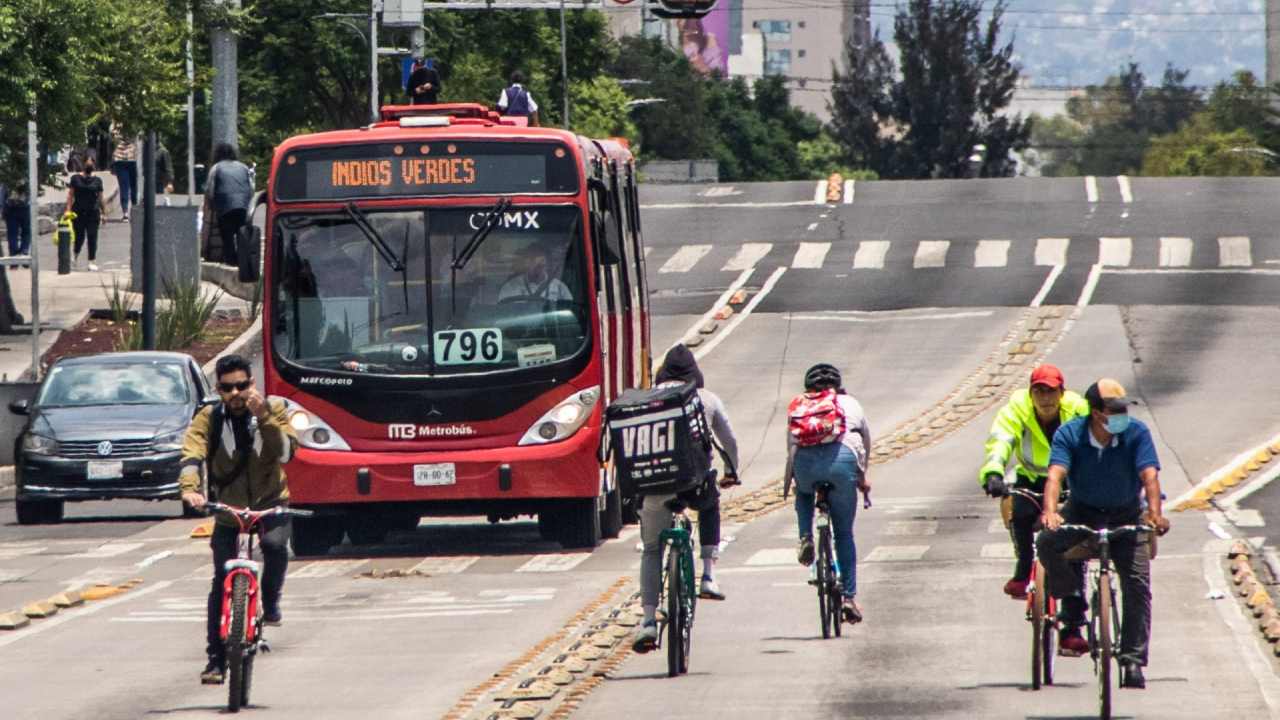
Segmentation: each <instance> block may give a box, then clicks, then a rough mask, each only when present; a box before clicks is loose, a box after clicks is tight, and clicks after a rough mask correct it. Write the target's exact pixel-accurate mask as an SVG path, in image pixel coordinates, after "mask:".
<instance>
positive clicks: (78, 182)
mask: <svg viewBox="0 0 1280 720" xmlns="http://www.w3.org/2000/svg"><path fill="white" fill-rule="evenodd" d="M96 169H97V168H96V166H95V164H94V162H93V158H86V159H85V161H84V170H83V171H82V172H80V173H79V174H76V175H72V176H71V189H70V190H68V191H67V212H71V213H75V219H73V220H72V221H71V226H72V227H73V228H75V233H76V244H75V251H74V259H73V261H72V262H73V263H74V266H75V267H79V265H80V250H81V249H82V248H84V244H85V241H86V240H87V241H88V242H89V269H90V270H93V271H97V269H98V265H97V264H96V263H95V262H94V260H97V258H98V226H100V225H102V223H104V222H106V219H107V202H106V200H105V199H104V198H103V193H102V178H99V177H94V174H93V173H94V170H96Z"/></svg>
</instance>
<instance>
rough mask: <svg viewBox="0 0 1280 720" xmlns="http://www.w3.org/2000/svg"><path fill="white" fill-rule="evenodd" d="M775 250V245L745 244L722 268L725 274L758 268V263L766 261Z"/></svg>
mask: <svg viewBox="0 0 1280 720" xmlns="http://www.w3.org/2000/svg"><path fill="white" fill-rule="evenodd" d="M772 249H773V243H743V244H742V246H741V247H739V248H738V252H737V254H736V255H734V256H733V257H732V258H729V262H727V263H725V264H724V267H722V268H720V270H721V271H724V272H742V271H743V270H750V269H751V268H754V267H755V266H756V263H758V262H760V261H761V260H763V259H764V257H765V256H766V255H768V254H769V251H770V250H772Z"/></svg>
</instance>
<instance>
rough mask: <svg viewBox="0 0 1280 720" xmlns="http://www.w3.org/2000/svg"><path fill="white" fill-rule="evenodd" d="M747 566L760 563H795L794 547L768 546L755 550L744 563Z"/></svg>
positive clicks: (759, 564)
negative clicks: (764, 548)
mask: <svg viewBox="0 0 1280 720" xmlns="http://www.w3.org/2000/svg"><path fill="white" fill-rule="evenodd" d="M745 564H746V565H748V566H761V565H795V564H796V549H795V548H768V549H766V550H757V551H756V552H755V553H754V554H753V555H752V556H751V557H749V558H747V562H746V563H745Z"/></svg>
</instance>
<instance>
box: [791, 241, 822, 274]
mask: <svg viewBox="0 0 1280 720" xmlns="http://www.w3.org/2000/svg"><path fill="white" fill-rule="evenodd" d="M830 250H831V243H829V242H816V243H815V242H806V243H800V247H798V248H796V256H795V258H794V259H792V261H791V267H792V269H797V268H807V269H812V270H820V269H821V268H822V263H823V262H825V261H826V259H827V253H828V252H829V251H830Z"/></svg>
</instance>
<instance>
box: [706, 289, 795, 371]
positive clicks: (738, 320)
mask: <svg viewBox="0 0 1280 720" xmlns="http://www.w3.org/2000/svg"><path fill="white" fill-rule="evenodd" d="M786 271H787V269H786V268H785V267H780V268H778V269H777V270H774V271H773V274H772V275H770V276H769V279H768V280H766V281H765V283H764V285H763V286H762V287H761V288H760V292H758V293H756V294H755V296H753V297H752V298H751V302H749V303H747V306H746V307H745V308H743V309H742V312H740V313H738V314H737V315H734V316H733V320H732V321H730V322H729V324H728V325H727V326H725V328H724V329H723V330H721V331H720V332H719V333H716V336H715V337H714V338H711V342H709V343H707V344H706V345H703V346H702V347H699V348H698V350H697V352H695V353H694V354H693V357H694V359H696V360H701V359H702V358H704V357H706V356H707V355H708V354H709V353H710V352H711V351H712V350H715V349H716V347H717V346H718V345H719V344H720V343H722V342H724V339H725V338H727V337H729V336H730V335H732V334H733V331H734V330H736V329H738V326H739V325H741V324H742V321H744V320H746V319H747V318H748V317H750V316H751V313H752V312H753V311H754V310H755V309H756V306H757V305H759V304H760V303H761V301H763V300H764V299H765V297H767V296H768V295H769V292H770V291H772V290H773V286H774V285H777V284H778V278H780V277H782V274H783V273H785V272H786Z"/></svg>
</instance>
